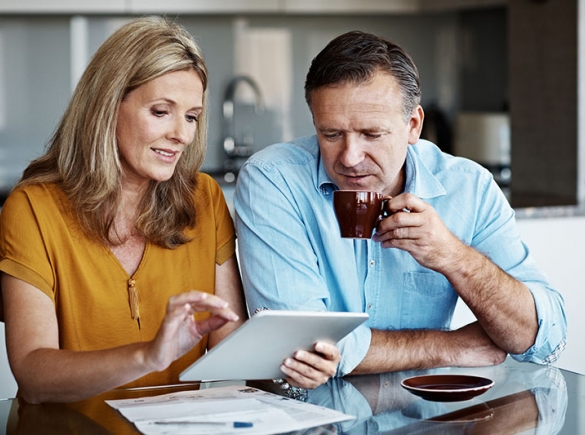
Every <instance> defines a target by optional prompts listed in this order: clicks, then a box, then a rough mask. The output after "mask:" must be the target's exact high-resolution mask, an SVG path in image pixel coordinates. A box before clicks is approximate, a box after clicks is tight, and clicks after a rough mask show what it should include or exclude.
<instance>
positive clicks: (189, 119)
mask: <svg viewBox="0 0 585 435" xmlns="http://www.w3.org/2000/svg"><path fill="white" fill-rule="evenodd" d="M185 119H186V120H187V122H197V121H199V117H198V116H196V115H186V116H185Z"/></svg>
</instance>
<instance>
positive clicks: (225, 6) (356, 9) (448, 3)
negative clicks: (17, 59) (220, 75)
mask: <svg viewBox="0 0 585 435" xmlns="http://www.w3.org/2000/svg"><path fill="white" fill-rule="evenodd" d="M508 1H509V0H219V1H218V0H167V1H164V2H161V1H159V0H100V1H95V0H51V1H50V2H48V1H46V0H2V2H0V14H2V13H5V14H104V13H105V14H115V13H130V14H142V13H183V14H241V13H262V14H264V13H278V14H323V15H330V14H348V13H351V14H361V15H365V14H372V13H384V14H406V13H420V12H433V11H445V10H455V9H464V8H472V7H486V6H501V5H505V4H507V3H508Z"/></svg>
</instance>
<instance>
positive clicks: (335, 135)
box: [323, 133, 339, 139]
mask: <svg viewBox="0 0 585 435" xmlns="http://www.w3.org/2000/svg"><path fill="white" fill-rule="evenodd" d="M323 136H324V137H325V138H326V139H335V138H337V137H339V133H323Z"/></svg>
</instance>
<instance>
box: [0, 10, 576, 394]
mask: <svg viewBox="0 0 585 435" xmlns="http://www.w3.org/2000/svg"><path fill="white" fill-rule="evenodd" d="M584 2H585V0H548V1H547V0H419V1H416V0H403V1H401V0H367V1H358V0H355V1H352V0H346V1H327V0H313V1H310V2H309V1H308V0H307V1H306V0H299V1H296V2H292V1H288V0H249V1H247V0H241V1H238V0H229V1H228V0H225V1H224V2H222V1H219V0H218V1H215V2H212V1H208V0H192V1H187V0H168V1H167V2H164V3H165V6H164V7H165V9H164V10H160V8H161V7H160V5H159V4H158V3H160V2H153V1H150V0H108V1H103V2H100V4H99V5H97V4H94V2H91V1H84V2H76V1H73V0H58V1H54V2H51V5H46V4H45V2H43V1H41V0H18V1H17V0H2V2H1V4H0V195H5V194H7V193H8V191H9V190H10V188H11V186H12V185H13V184H14V182H15V181H16V180H17V179H18V177H19V176H20V174H21V172H22V170H23V169H24V168H25V167H26V165H27V164H28V162H29V161H30V160H31V159H33V158H35V157H36V156H38V155H39V154H40V153H41V152H42V151H43V149H44V145H45V143H46V142H47V140H48V138H49V137H50V135H51V133H52V132H53V129H54V128H55V126H56V123H57V122H58V120H59V118H60V116H61V114H62V113H63V110H64V109H65V107H66V105H67V102H68V99H69V97H70V95H71V92H72V89H73V88H74V86H75V83H76V81H77V79H78V78H79V76H80V74H81V73H82V71H83V69H84V67H85V65H86V63H87V61H88V59H89V58H90V57H91V55H92V54H93V52H94V51H95V49H96V48H97V47H98V46H99V45H100V44H101V43H102V42H103V41H104V40H105V38H107V36H108V35H109V34H111V32H112V31H113V30H115V29H116V28H117V27H119V26H120V25H121V24H122V23H123V22H125V21H126V20H128V19H130V18H132V17H134V16H138V15H143V14H145V13H164V14H166V15H167V16H168V17H171V18H173V19H177V20H178V21H179V22H180V23H181V24H183V25H184V26H185V27H186V28H187V29H188V30H189V31H191V32H192V33H193V35H195V36H196V38H197V39H198V41H199V43H200V45H201V47H202V48H203V52H204V54H205V58H206V62H207V65H208V68H209V71H210V76H211V81H210V99H209V103H210V104H209V107H208V109H209V112H210V116H209V135H208V151H207V156H206V159H205V162H204V166H203V169H202V170H204V171H206V172H209V173H211V174H212V175H214V176H215V177H216V179H217V180H218V181H219V182H220V183H221V184H222V187H223V189H224V192H225V194H226V197H227V199H228V202H229V201H231V195H232V194H233V184H234V183H233V182H234V179H235V176H236V175H237V169H238V167H239V166H240V165H241V163H242V162H243V161H245V159H246V158H247V156H249V155H250V153H252V152H254V151H256V150H258V149H261V148H262V147H264V146H266V145H269V144H271V143H274V142H277V141H282V140H288V139H291V138H293V137H296V136H301V135H307V134H312V133H313V126H312V122H311V117H310V113H309V111H308V109H307V107H306V104H305V102H304V96H303V95H304V94H303V83H304V76H305V74H306V71H307V69H308V66H309V64H310V61H311V59H312V58H313V57H314V56H315V55H316V54H317V52H318V51H319V50H321V49H322V48H323V47H324V46H325V44H326V43H327V42H328V41H329V40H331V39H332V38H333V37H335V36H337V35H339V34H340V33H343V32H345V31H348V30H353V29H360V30H365V31H370V32H374V33H378V34H381V35H384V36H386V37H388V38H389V39H391V40H394V41H396V42H398V43H399V44H401V45H402V46H404V47H405V48H406V49H407V51H408V52H409V53H410V54H411V55H412V57H413V58H414V60H415V62H416V64H417V66H418V68H419V71H420V76H421V82H422V89H423V99H422V105H423V107H424V108H425V112H426V118H425V131H424V136H425V137H427V138H429V139H432V140H433V141H434V142H435V143H437V144H438V145H440V146H441V147H442V148H444V149H445V150H447V151H449V152H452V153H454V154H458V155H463V156H466V157H470V158H473V159H475V160H476V161H478V162H480V163H482V164H484V165H485V166H486V167H488V168H489V169H490V170H492V172H493V173H494V176H495V177H496V180H498V181H499V182H500V184H501V185H502V187H503V188H504V190H505V192H506V193H507V194H508V196H509V198H510V201H511V202H512V204H513V205H514V206H515V207H516V208H517V212H518V216H519V226H520V231H521V233H522V235H523V237H524V239H525V240H526V242H527V244H528V245H529V246H530V248H531V249H532V251H533V254H534V256H535V257H536V260H537V261H538V263H539V264H540V265H541V267H542V268H543V269H544V271H545V272H546V273H547V274H548V275H549V278H550V279H551V281H552V282H553V284H554V285H555V286H556V287H557V288H559V289H560V290H561V291H562V293H563V294H564V295H565V298H566V299H567V311H568V316H569V320H570V322H571V323H570V326H571V330H570V336H569V345H568V348H567V351H566V352H565V354H564V355H563V357H562V358H561V360H560V362H559V366H561V367H563V368H568V369H571V370H574V371H578V372H581V373H585V362H584V361H583V358H582V357H581V352H580V347H579V344H580V343H579V340H578V339H577V338H576V336H575V335H574V333H573V331H578V330H579V321H580V319H579V317H582V316H579V315H580V313H579V308H580V307H583V306H585V304H584V303H583V302H584V300H583V299H584V296H583V295H582V292H579V290H580V289H581V288H582V281H581V279H580V278H581V277H580V276H578V272H577V271H578V270H579V267H580V266H581V267H582V258H585V257H584V256H583V251H584V250H585V249H584V248H583V246H585V243H584V242H585V232H584V231H583V225H584V218H583V217H582V216H583V213H582V211H583V207H582V205H583V200H582V195H583V192H584V190H585V189H583V187H582V186H583V185H584V183H583V175H582V174H583V171H582V170H579V169H580V168H583V167H585V164H582V160H583V153H579V152H578V151H579V149H583V145H582V142H583V138H582V134H581V132H580V131H579V129H578V128H577V126H578V125H579V124H580V125H583V123H582V122H581V123H579V122H578V121H579V120H580V119H581V117H582V116H584V115H583V112H585V111H578V110H577V109H578V107H580V105H581V101H585V100H584V99H583V98H581V96H582V94H583V91H582V86H581V84H580V83H579V81H578V79H577V77H578V67H579V66H580V64H581V62H582V59H583V58H584V57H583V56H582V54H581V52H582V51H583V50H584V49H583V48H582V47H584V46H585V44H579V43H578V42H579V41H583V40H585V36H583V34H582V33H584V32H583V30H581V27H583V26H580V23H582V22H584V21H583V19H582V18H583V17H582V15H583V9H584V8H582V7H581V6H582V4H583V3H584ZM95 3H97V2H95ZM472 319H473V317H472V316H471V314H470V313H469V311H468V310H467V309H466V307H464V306H461V307H460V309H458V311H457V315H456V319H455V321H454V326H457V325H460V324H464V323H467V322H468V321H470V320H472ZM581 322H582V321H581ZM583 326H585V324H584V325H583ZM0 328H3V325H2V324H0ZM0 332H2V331H0ZM0 341H2V340H0ZM2 347H3V343H2ZM2 358H4V359H5V356H4V355H2V353H1V352H0V397H6V396H9V395H11V394H13V393H12V391H14V381H13V379H12V378H11V377H10V375H9V373H6V374H5V375H3V374H2V372H7V368H8V366H7V362H5V361H3V360H2ZM3 369H4V370H3ZM3 376H4V377H3ZM584 388H585V387H584Z"/></svg>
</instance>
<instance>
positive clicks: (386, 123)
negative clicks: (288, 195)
mask: <svg viewBox="0 0 585 435" xmlns="http://www.w3.org/2000/svg"><path fill="white" fill-rule="evenodd" d="M312 111H313V122H314V124H315V129H316V131H317V138H318V140H319V148H320V150H321V157H322V159H323V164H324V165H325V170H326V171H327V174H328V175H329V177H330V178H331V180H333V182H334V183H335V184H336V185H337V187H339V189H342V190H374V191H377V192H380V193H382V194H384V195H391V196H396V195H398V194H399V193H401V192H402V191H403V188H404V162H405V159H406V150H407V147H408V144H414V143H416V142H417V141H418V138H419V136H420V131H421V128H422V121H423V117H424V115H423V111H422V108H421V107H420V106H418V107H417V108H416V109H415V110H414V111H413V113H412V114H411V116H410V119H408V120H405V117H404V113H403V97H402V94H401V92H400V88H399V87H398V83H397V82H396V79H394V77H392V76H391V75H389V74H387V73H383V72H378V73H376V75H375V76H374V78H373V79H372V80H370V81H369V82H366V83H362V84H359V85H354V84H343V85H335V86H325V87H322V88H318V89H317V90H315V91H314V92H313V95H312Z"/></svg>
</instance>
